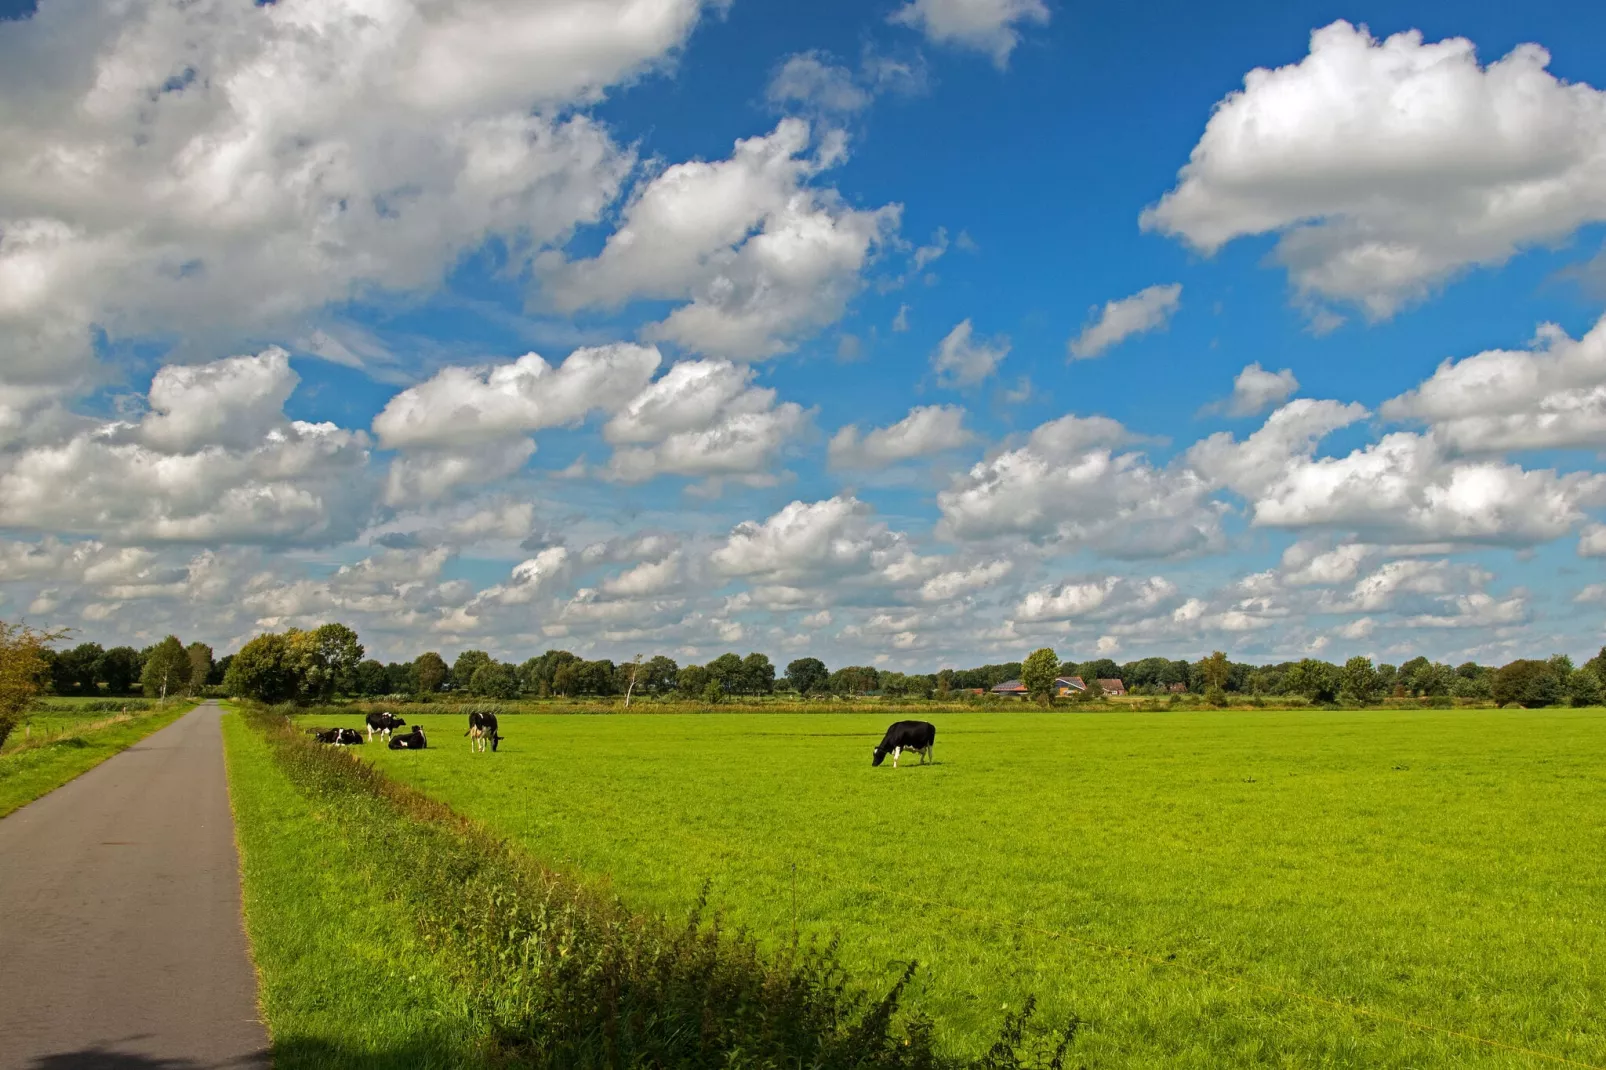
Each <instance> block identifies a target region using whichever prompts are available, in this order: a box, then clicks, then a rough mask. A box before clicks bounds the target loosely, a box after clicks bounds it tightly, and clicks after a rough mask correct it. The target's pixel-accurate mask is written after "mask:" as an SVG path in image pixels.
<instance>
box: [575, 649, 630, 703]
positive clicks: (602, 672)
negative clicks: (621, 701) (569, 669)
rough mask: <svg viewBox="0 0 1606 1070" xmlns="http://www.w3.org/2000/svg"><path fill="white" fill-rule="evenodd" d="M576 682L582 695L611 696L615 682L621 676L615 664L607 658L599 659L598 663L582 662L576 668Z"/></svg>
mask: <svg viewBox="0 0 1606 1070" xmlns="http://www.w3.org/2000/svg"><path fill="white" fill-rule="evenodd" d="M575 669H576V675H575V678H576V681H577V682H578V684H579V687H580V694H582V695H611V694H613V682H614V679H615V678H616V677H617V676H618V675H619V673H618V670H617V669H615V668H614V664H613V662H611V661H609V660H608V659H607V658H598V659H597V660H596V661H582V662H580V663H579V664H578V665H577V666H576V667H575Z"/></svg>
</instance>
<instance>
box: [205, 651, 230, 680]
mask: <svg viewBox="0 0 1606 1070" xmlns="http://www.w3.org/2000/svg"><path fill="white" fill-rule="evenodd" d="M233 660H234V655H233V654H224V655H223V656H222V657H221V658H218V659H217V660H216V661H214V662H213V663H212V671H211V672H210V673H208V674H207V676H206V682H207V684H208V685H210V686H213V687H216V686H218V685H219V684H222V683H223V677H225V676H227V675H228V672H229V662H231V661H233Z"/></svg>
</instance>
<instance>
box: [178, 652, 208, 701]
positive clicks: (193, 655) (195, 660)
mask: <svg viewBox="0 0 1606 1070" xmlns="http://www.w3.org/2000/svg"><path fill="white" fill-rule="evenodd" d="M184 653H185V654H187V655H189V659H190V678H189V681H188V683H189V690H190V694H192V695H193V694H195V693H196V692H198V691H200V690H201V688H203V687H205V686H206V682H207V680H209V679H211V676H212V648H211V647H209V646H207V645H206V644H205V643H201V642H195V643H191V644H190V645H189V646H187V647H185V648H184Z"/></svg>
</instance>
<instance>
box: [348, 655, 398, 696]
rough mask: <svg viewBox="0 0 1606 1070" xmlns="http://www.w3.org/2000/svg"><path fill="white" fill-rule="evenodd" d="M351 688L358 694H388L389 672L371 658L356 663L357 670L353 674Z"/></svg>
mask: <svg viewBox="0 0 1606 1070" xmlns="http://www.w3.org/2000/svg"><path fill="white" fill-rule="evenodd" d="M352 686H353V689H354V690H355V691H356V692H357V694H359V695H388V694H390V674H389V673H388V672H386V670H385V667H384V666H383V665H381V664H380V663H379V662H377V661H375V660H374V659H373V658H369V659H368V660H367V661H363V662H359V663H358V664H357V671H356V672H355V673H354V674H353V679H352Z"/></svg>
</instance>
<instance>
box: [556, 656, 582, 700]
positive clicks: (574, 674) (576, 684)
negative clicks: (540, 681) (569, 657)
mask: <svg viewBox="0 0 1606 1070" xmlns="http://www.w3.org/2000/svg"><path fill="white" fill-rule="evenodd" d="M584 664H585V662H583V661H581V660H580V659H579V658H575V659H574V660H573V661H565V662H563V663H562V664H560V665H559V666H558V668H557V671H556V672H554V673H553V674H552V691H553V693H554V694H558V695H563V696H564V697H568V696H569V695H574V694H578V693H579V691H580V666H582V665H584Z"/></svg>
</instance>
